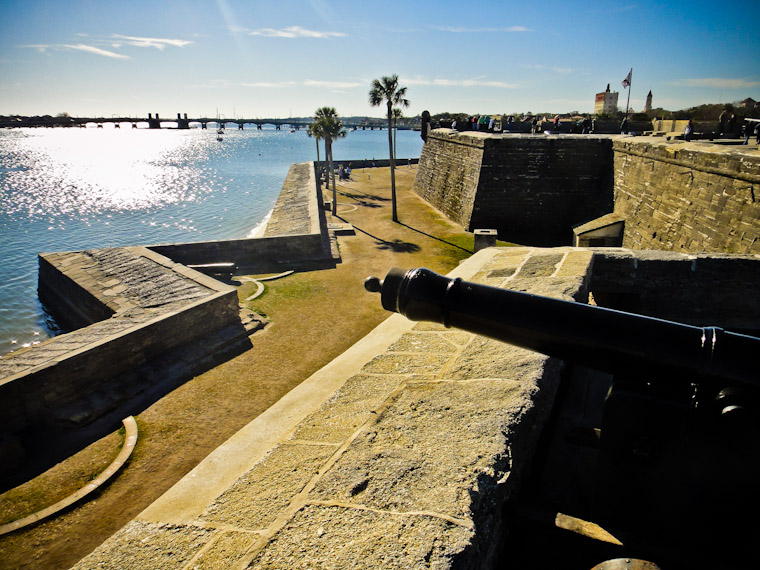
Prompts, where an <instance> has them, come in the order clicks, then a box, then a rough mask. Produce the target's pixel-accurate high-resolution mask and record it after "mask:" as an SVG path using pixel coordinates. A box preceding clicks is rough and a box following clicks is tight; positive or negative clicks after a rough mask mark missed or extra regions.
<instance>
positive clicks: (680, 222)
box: [414, 129, 760, 253]
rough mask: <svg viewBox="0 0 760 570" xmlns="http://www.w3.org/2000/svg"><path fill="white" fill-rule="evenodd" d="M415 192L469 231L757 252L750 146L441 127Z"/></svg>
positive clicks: (757, 184) (759, 165)
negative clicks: (579, 235)
mask: <svg viewBox="0 0 760 570" xmlns="http://www.w3.org/2000/svg"><path fill="white" fill-rule="evenodd" d="M414 190H415V192H417V193H418V194H419V195H420V196H422V197H423V198H425V199H426V200H428V201H429V202H430V203H432V204H433V205H434V206H436V207H437V208H438V209H440V210H441V211H442V212H444V213H445V214H446V215H447V216H448V217H450V218H451V219H452V220H454V221H455V222H457V223H459V224H461V225H462V226H464V227H465V228H466V229H468V230H471V231H472V230H474V229H477V228H492V229H497V230H498V233H499V238H500V239H503V240H507V241H512V242H516V243H523V244H526V243H528V244H532V245H567V244H570V243H571V241H572V239H573V229H574V228H577V227H580V226H584V227H583V228H582V230H583V231H582V232H581V233H585V236H586V240H585V242H584V241H583V240H581V241H579V242H578V245H623V246H625V247H631V248H635V249H660V250H668V251H679V252H703V251H704V252H719V253H760V204H759V203H758V193H760V155H759V154H758V151H757V149H756V148H755V147H745V146H726V145H717V144H705V143H699V142H692V143H686V142H683V141H666V140H663V139H660V138H651V137H630V136H621V135H613V136H607V135H560V136H554V135H507V136H501V135H490V134H486V133H457V132H456V131H452V130H449V129H438V130H436V131H433V132H432V133H431V134H430V135H429V137H428V141H427V143H426V144H425V147H424V148H423V151H422V156H421V157H420V164H419V168H418V172H417V177H416V179H415V183H414ZM611 214H613V215H611ZM611 226H614V228H612V232H610V231H607V230H609V229H610V228H611ZM576 233H578V232H576Z"/></svg>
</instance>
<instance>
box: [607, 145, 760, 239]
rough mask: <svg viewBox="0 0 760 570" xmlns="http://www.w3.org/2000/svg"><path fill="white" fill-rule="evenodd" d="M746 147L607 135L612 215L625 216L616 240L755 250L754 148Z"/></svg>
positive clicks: (757, 166) (758, 189)
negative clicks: (609, 138) (611, 167)
mask: <svg viewBox="0 0 760 570" xmlns="http://www.w3.org/2000/svg"><path fill="white" fill-rule="evenodd" d="M750 148H752V147H730V146H722V145H717V144H715V145H705V144H703V143H668V142H665V141H660V140H657V139H654V140H652V139H648V138H641V137H638V138H620V139H618V140H615V141H614V142H613V150H614V167H615V175H614V194H615V213H616V214H619V215H621V216H623V217H624V218H625V231H624V234H623V246H624V247H629V248H633V249H659V250H666V251H680V252H699V251H709V252H720V253H755V254H756V253H760V202H759V200H760V154H759V153H758V151H757V149H756V148H752V150H750ZM745 149H746V150H745Z"/></svg>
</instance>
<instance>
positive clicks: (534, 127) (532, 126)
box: [530, 116, 538, 135]
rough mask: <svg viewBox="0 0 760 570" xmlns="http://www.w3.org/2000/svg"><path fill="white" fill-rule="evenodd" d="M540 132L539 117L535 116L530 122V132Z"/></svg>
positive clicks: (533, 133)
mask: <svg viewBox="0 0 760 570" xmlns="http://www.w3.org/2000/svg"><path fill="white" fill-rule="evenodd" d="M537 132H538V117H536V116H534V117H533V120H532V121H531V122H530V134H532V135H535V134H536V133H537Z"/></svg>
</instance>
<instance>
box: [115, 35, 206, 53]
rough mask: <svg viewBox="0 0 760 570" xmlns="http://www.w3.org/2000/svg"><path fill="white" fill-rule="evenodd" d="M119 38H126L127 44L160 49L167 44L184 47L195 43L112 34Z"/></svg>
mask: <svg viewBox="0 0 760 570" xmlns="http://www.w3.org/2000/svg"><path fill="white" fill-rule="evenodd" d="M112 37H113V38H115V39H117V40H124V41H125V43H126V44H128V45H131V46H137V47H153V48H156V49H159V50H162V49H164V48H165V47H166V46H172V47H178V48H183V47H185V46H186V45H189V44H191V43H193V42H192V41H190V40H177V39H169V38H142V37H137V36H121V35H119V34H114V35H113V36H112Z"/></svg>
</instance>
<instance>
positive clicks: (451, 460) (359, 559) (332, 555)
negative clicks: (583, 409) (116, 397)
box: [74, 248, 593, 570]
mask: <svg viewBox="0 0 760 570" xmlns="http://www.w3.org/2000/svg"><path fill="white" fill-rule="evenodd" d="M592 256H593V253H592V252H591V251H589V250H578V249H573V248H557V249H531V248H509V249H500V248H489V249H485V250H482V251H480V252H478V253H477V254H475V255H474V256H473V257H471V258H470V259H469V260H467V261H466V262H464V263H463V264H462V265H460V267H459V268H457V269H456V270H455V271H454V272H452V274H451V275H452V276H459V277H462V278H464V279H467V280H472V281H476V282H481V283H486V284H489V285H494V286H499V287H509V288H511V289H516V290H521V291H528V292H531V293H537V294H541V295H547V296H552V297H557V298H562V299H566V300H573V299H574V300H577V301H579V302H586V300H587V277H588V275H589V269H590V264H591V260H592ZM367 295H368V296H369V295H370V294H369V293H368V294H367ZM367 302H378V303H379V299H377V298H375V297H373V298H372V299H368V300H367ZM562 366H563V364H562V362H560V361H558V360H556V359H552V358H549V357H546V356H543V355H540V354H537V353H533V352H530V351H527V350H524V349H519V348H517V347H514V346H511V345H508V344H504V343H499V342H496V341H493V340H489V339H486V338H483V337H479V336H477V335H472V334H469V333H464V332H461V331H457V330H451V329H445V328H443V327H441V326H439V325H434V324H430V323H413V322H411V321H408V320H407V319H405V318H404V317H402V316H400V315H392V316H391V317H390V318H389V319H387V320H386V321H385V322H383V323H382V324H381V325H380V326H378V327H377V328H376V329H375V330H374V331H373V332H372V333H370V335H368V336H367V337H365V338H364V339H363V340H362V341H360V342H359V343H357V344H356V345H354V346H353V347H352V348H351V349H349V350H348V351H347V352H345V353H344V354H343V355H341V356H340V357H339V358H337V359H336V360H334V361H333V362H332V363H330V364H329V365H327V366H326V367H324V368H323V369H322V370H320V371H318V372H317V373H315V374H314V375H313V376H311V377H310V378H308V379H307V380H305V381H304V382H303V383H302V384H300V385H299V386H298V387H297V388H295V389H294V390H292V391H291V392H290V393H289V394H287V395H286V396H285V397H284V398H283V399H282V400H280V401H279V402H278V403H277V404H276V405H274V406H273V407H272V408H270V409H269V410H267V411H266V412H265V413H264V414H262V415H261V416H259V417H257V418H256V419H255V420H254V421H253V422H251V423H250V424H249V425H248V426H246V427H245V428H244V429H243V430H241V431H240V432H238V433H237V434H236V435H235V436H233V437H232V438H231V439H230V440H228V441H227V442H226V443H225V444H223V445H222V446H221V447H220V448H218V449H217V450H216V451H215V452H214V453H212V454H211V455H209V456H208V457H207V458H206V459H205V460H204V461H203V462H202V463H201V464H199V465H198V466H197V467H196V468H195V469H194V470H193V471H191V472H190V473H189V474H188V475H187V476H186V477H185V478H183V479H182V480H181V481H180V482H178V483H177V484H176V485H175V486H174V487H173V488H172V489H170V490H169V491H168V492H167V493H166V494H165V495H164V496H162V497H161V498H160V499H159V500H158V501H156V502H155V503H154V504H153V505H151V506H150V507H148V508H147V509H146V510H145V511H143V512H142V513H141V514H140V515H139V516H138V517H137V518H136V519H135V520H133V521H132V522H130V523H129V524H127V525H126V526H125V527H124V528H123V529H122V530H121V531H119V532H117V533H116V534H115V535H113V536H112V537H111V538H110V539H108V540H107V541H106V542H105V543H103V544H102V545H101V546H100V547H98V548H97V549H96V550H95V551H94V552H92V553H91V554H90V555H88V556H87V557H85V558H84V559H82V560H81V561H80V562H79V563H78V564H77V565H76V566H75V567H74V568H76V569H78V570H83V569H87V568H93V569H94V568H98V569H104V568H114V569H120V570H124V569H130V568H153V569H169V568H171V569H188V570H189V569H198V570H200V569H211V568H240V569H242V568H251V569H269V568H336V569H337V568H383V569H386V568H450V567H453V566H456V567H458V568H480V567H484V566H487V563H488V561H489V560H490V559H492V558H493V557H494V556H495V555H496V553H497V551H498V548H499V537H500V535H501V518H500V512H501V509H500V506H501V505H502V503H503V502H504V501H505V500H506V499H508V498H509V497H510V496H511V495H512V494H513V493H514V492H515V491H516V490H517V489H518V488H519V485H520V480H521V478H522V477H523V476H524V469H525V468H526V467H527V465H528V464H529V462H530V459H531V456H532V454H533V450H534V448H535V445H536V440H537V438H538V436H539V433H540V428H541V425H542V424H543V422H544V420H545V418H546V416H547V415H548V413H549V411H550V408H551V405H552V403H553V400H554V395H555V392H556V388H557V384H558V381H559V373H560V370H561V368H562Z"/></svg>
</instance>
